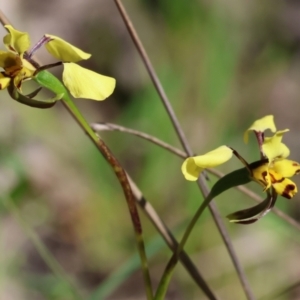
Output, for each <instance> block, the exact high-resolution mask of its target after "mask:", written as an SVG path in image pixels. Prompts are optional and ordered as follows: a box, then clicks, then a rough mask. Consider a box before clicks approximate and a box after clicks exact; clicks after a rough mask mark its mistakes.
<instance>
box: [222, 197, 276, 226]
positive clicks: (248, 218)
mask: <svg viewBox="0 0 300 300" xmlns="http://www.w3.org/2000/svg"><path fill="white" fill-rule="evenodd" d="M273 194H274V193H273ZM276 198H277V195H276V194H274V195H271V194H270V193H268V197H267V198H266V199H265V200H264V201H263V202H261V203H259V204H258V205H255V206H253V207H250V208H247V209H244V210H239V211H236V212H234V213H232V214H230V215H228V216H227V218H228V219H229V221H230V222H233V223H239V224H251V223H254V222H256V221H257V220H259V219H260V218H262V217H263V216H265V215H266V214H267V213H268V212H269V211H270V210H271V208H272V207H273V206H274V205H275V202H276Z"/></svg>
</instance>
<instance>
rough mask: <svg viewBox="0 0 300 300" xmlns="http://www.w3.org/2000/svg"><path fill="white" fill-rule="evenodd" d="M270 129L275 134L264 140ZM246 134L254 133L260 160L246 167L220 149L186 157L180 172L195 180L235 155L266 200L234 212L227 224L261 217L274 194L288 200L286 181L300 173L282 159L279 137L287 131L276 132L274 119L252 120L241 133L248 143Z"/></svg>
mask: <svg viewBox="0 0 300 300" xmlns="http://www.w3.org/2000/svg"><path fill="white" fill-rule="evenodd" d="M267 129H270V130H271V131H272V132H275V134H274V135H273V136H272V137H265V136H264V132H265V131H266V130H267ZM249 131H254V133H255V136H256V138H257V141H258V145H259V149H260V160H259V161H256V162H254V163H252V164H248V163H247V162H246V161H245V160H244V159H243V158H242V157H241V156H240V155H239V154H238V152H236V151H235V150H233V149H232V148H229V147H227V146H221V147H219V148H217V149H215V150H213V151H211V152H208V153H206V154H204V155H200V156H194V157H189V158H187V159H186V160H185V161H184V163H183V164H182V167H181V170H182V173H183V175H184V177H185V178H186V179H187V180H190V181H195V180H197V178H198V177H199V175H200V173H201V172H202V171H203V170H204V169H206V168H210V167H215V166H218V165H220V164H223V163H225V162H226V161H228V160H229V159H230V158H231V157H232V154H234V155H235V156H237V157H238V158H239V159H240V160H241V161H242V163H243V164H244V165H245V166H246V168H247V170H248V172H249V178H250V179H251V180H253V181H255V182H257V183H259V184H260V185H261V186H262V187H263V190H264V191H265V192H267V195H268V196H267V198H266V199H265V200H264V201H263V202H262V203H260V204H259V205H257V206H255V207H252V208H249V209H246V210H242V211H238V212H235V213H233V214H231V215H229V216H228V217H229V218H230V220H231V222H237V223H244V224H249V223H252V222H255V221H256V220H258V219H259V218H261V217H262V216H264V215H265V214H266V213H267V212H268V211H269V210H270V209H271V208H272V207H273V206H274V204H275V202H276V199H277V195H281V196H282V197H285V198H287V199H291V198H292V197H294V195H295V194H296V193H297V191H298V190H297V186H296V184H295V183H294V182H293V181H291V180H290V179H288V178H287V177H292V176H293V175H296V174H298V173H299V172H300V164H299V163H298V162H295V161H292V160H288V159H286V158H287V157H288V156H289V154H290V150H289V149H288V147H287V146H286V145H285V144H283V143H282V137H283V134H284V133H285V132H288V131H289V130H288V129H285V130H281V131H277V132H276V126H275V124H274V117H273V116H271V115H269V116H266V117H264V118H261V119H259V120H256V121H255V122H254V123H253V124H252V125H251V126H250V127H249V128H248V129H247V130H246V132H245V134H244V141H245V142H248V133H249Z"/></svg>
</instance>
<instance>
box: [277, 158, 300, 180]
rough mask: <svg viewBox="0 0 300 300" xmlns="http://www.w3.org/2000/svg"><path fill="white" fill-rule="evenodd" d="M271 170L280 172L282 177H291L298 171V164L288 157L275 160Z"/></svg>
mask: <svg viewBox="0 0 300 300" xmlns="http://www.w3.org/2000/svg"><path fill="white" fill-rule="evenodd" d="M272 170H274V171H275V172H276V173H279V174H281V175H282V176H283V177H292V176H294V175H296V174H299V172H300V164H299V163H298V162H296V161H292V160H289V159H282V160H278V161H275V162H274V163H273V166H272Z"/></svg>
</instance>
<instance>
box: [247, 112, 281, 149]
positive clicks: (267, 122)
mask: <svg viewBox="0 0 300 300" xmlns="http://www.w3.org/2000/svg"><path fill="white" fill-rule="evenodd" d="M267 129H270V130H271V131H272V132H275V131H276V126H275V124H274V116H272V115H269V116H265V117H263V118H261V119H258V120H256V121H255V122H254V123H253V124H252V125H251V126H250V127H249V128H248V129H247V130H246V131H245V133H244V142H245V143H246V144H247V143H248V132H249V131H256V132H264V131H265V130H267Z"/></svg>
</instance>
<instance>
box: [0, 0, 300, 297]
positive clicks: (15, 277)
mask: <svg viewBox="0 0 300 300" xmlns="http://www.w3.org/2000/svg"><path fill="white" fill-rule="evenodd" d="M123 2H124V6H125V7H126V9H127V10H128V13H129V15H130V17H131V18H132V22H133V24H134V25H135V27H136V29H137V31H138V34H139V36H140V38H141V40H142V42H143V43H144V45H145V48H146V50H147V51H148V54H149V56H150V58H151V60H152V62H153V65H154V67H155V69H156V71H157V73H158V75H159V78H160V80H161V81H162V84H163V86H164V88H165V90H166V93H167V95H168V96H169V98H170V100H171V103H172V105H173V107H174V110H175V112H176V114H177V115H178V118H179V121H180V123H181V125H182V127H183V129H184V131H185V133H186V135H187V137H188V140H189V142H190V144H191V146H192V148H193V150H194V151H195V153H204V152H206V151H209V150H211V149H214V148H216V147H217V146H219V145H221V144H226V145H230V146H232V147H233V148H235V149H237V150H238V151H239V152H240V154H241V155H242V156H243V157H245V158H246V159H247V160H248V161H253V160H256V159H257V158H258V155H259V153H258V150H257V147H256V144H255V140H254V138H253V139H250V144H249V145H244V143H243V139H242V135H243V132H244V130H245V129H246V128H247V127H248V126H249V125H250V124H251V123H252V122H253V121H254V120H255V119H257V118H260V117H263V116H264V115H267V114H273V115H274V116H275V121H276V124H277V128H278V129H285V128H290V129H291V131H290V132H289V133H287V134H286V135H285V136H284V142H285V143H287V145H288V146H289V147H290V148H291V153H292V154H291V158H292V159H294V160H298V161H300V152H299V150H298V149H299V147H300V139H299V134H298V132H299V127H300V119H299V108H300V103H299V95H300V85H299V84H298V82H299V80H300V72H299V70H300V68H299V67H300V51H299V50H300V43H299V42H300V24H299V20H300V4H299V2H297V1H292V0H289V1H288V0H286V1H270V0H266V1H258V0H256V1H246V0H240V1H237V0H228V1H218V0H211V1H207V0H198V1H184V0H173V1H164V0H139V1H137V0H124V1H123ZM1 10H2V11H3V12H4V13H5V14H6V15H7V17H8V18H9V19H10V20H11V22H12V23H13V25H14V26H15V27H16V28H17V29H18V30H21V31H26V32H29V33H30V35H31V41H32V44H34V43H35V42H37V41H38V40H39V38H40V37H42V35H43V34H44V33H49V34H54V35H57V36H59V37H62V38H64V39H65V40H67V41H69V42H70V43H72V44H74V45H76V46H78V47H79V48H81V49H83V50H84V51H86V52H89V53H91V54H92V58H91V59H89V60H88V61H86V62H83V63H82V64H81V65H83V66H85V67H87V68H89V69H93V70H94V71H96V72H99V73H101V74H105V75H109V76H113V77H115V78H116V79H117V87H116V90H115V92H114V94H113V95H112V96H111V97H110V98H109V99H108V100H106V101H104V102H100V103H96V102H92V101H88V100H76V103H77V104H78V106H79V107H80V109H82V112H83V113H84V115H85V116H86V118H87V119H88V120H89V121H90V122H97V121H105V122H113V123H118V124H121V125H123V126H127V127H131V128H134V129H138V130H141V131H144V132H147V133H149V134H152V135H154V136H157V137H158V138H160V139H163V140H164V141H166V142H168V143H171V144H172V145H175V146H178V147H180V144H179V142H178V139H177V137H176V135H175V133H174V130H173V128H172V126H171V123H170V121H169V118H168V116H167V114H166V112H165V110H164V108H163V106H162V104H161V102H160V100H159V97H158V96H157V94H156V91H155V89H154V87H153V85H152V83H151V81H150V79H149V76H148V75H147V73H146V71H145V68H144V66H143V64H142V62H141V59H140V58H139V55H138V53H137V51H136V49H135V47H134V45H133V43H132V41H131V39H130V37H129V34H128V32H127V30H126V28H125V26H124V24H123V22H122V20H121V17H120V15H119V13H118V11H117V9H116V6H115V4H114V2H113V1H111V0H98V1H96V0H76V1H72V2H71V1H67V0H55V1H38V0H26V1H22V0H10V1H4V2H3V4H2V5H1ZM0 32H1V34H2V35H4V34H5V30H4V29H1V31H0ZM2 49H4V47H3V46H2ZM38 58H39V59H40V60H41V61H42V62H43V63H45V64H46V63H51V62H54V61H53V60H52V58H51V57H50V55H48V54H47V53H46V51H44V50H41V51H40V52H39V53H38ZM53 71H54V72H55V74H57V76H60V74H61V69H59V68H57V70H53ZM32 88H33V87H32V86H31V85H30V83H28V85H27V87H26V88H25V91H26V90H27V89H28V91H29V90H32ZM0 100H1V101H0V154H1V155H0V189H1V194H2V195H9V196H10V197H11V198H12V199H11V200H12V201H13V203H15V206H16V207H17V208H18V210H20V212H21V216H22V218H23V219H24V220H25V221H26V224H27V225H28V226H30V227H31V228H32V229H33V230H34V231H35V232H36V233H37V234H38V236H39V238H40V239H41V240H42V241H43V242H44V243H45V244H46V245H47V247H48V248H49V249H50V251H51V253H52V254H53V255H54V256H55V257H56V259H57V260H58V262H59V263H60V264H61V266H62V267H63V268H64V270H65V271H66V272H67V274H68V275H69V276H70V277H71V278H72V280H73V281H74V282H75V284H76V286H77V288H78V289H79V290H80V291H81V293H82V294H83V295H84V299H89V298H88V297H89V296H91V295H93V293H95V291H97V289H99V288H101V286H102V284H103V282H105V280H107V279H108V278H112V279H111V281H110V282H112V283H113V282H116V281H117V280H118V279H120V277H119V276H120V275H118V274H115V272H117V271H118V270H119V269H120V266H123V264H125V263H128V262H129V263H130V262H131V261H130V259H131V258H132V256H134V255H135V254H136V252H137V251H136V246H135V241H134V235H133V230H132V227H131V222H130V218H129V214H128V212H127V206H126V204H125V201H124V196H123V194H122V191H121V189H120V187H119V184H118V182H117V180H116V179H115V177H114V174H113V173H112V172H111V170H110V168H109V167H108V166H107V164H106V163H105V162H104V160H103V159H102V158H101V157H100V156H99V154H98V152H97V150H96V149H95V148H94V146H93V145H92V144H91V143H90V142H89V140H88V138H87V137H86V136H85V135H84V133H83V132H82V131H81V130H80V128H79V127H78V126H77V124H76V123H75V122H74V121H73V120H72V118H71V117H70V115H69V114H68V113H67V112H66V110H65V109H64V108H63V106H62V105H61V104H60V103H58V104H57V105H56V106H55V107H54V108H53V109H50V110H44V111H43V110H38V109H33V108H30V107H27V106H24V105H21V104H19V103H17V102H15V101H14V100H12V99H10V97H9V96H8V94H7V92H6V91H2V92H1V94H0ZM102 136H103V138H104V139H105V141H106V142H107V144H108V145H109V146H110V148H111V149H112V151H113V152H114V153H115V155H116V156H117V157H118V158H119V160H120V161H121V162H122V164H123V166H124V167H125V168H126V169H127V170H128V171H129V173H130V174H131V176H132V177H133V179H134V180H135V181H136V182H137V183H138V185H139V187H140V188H141V190H142V191H143V193H144V195H145V196H146V198H147V200H148V201H150V202H151V203H152V205H153V206H154V207H155V209H156V210H157V211H158V213H159V215H160V216H161V217H162V218H163V220H164V221H165V222H166V224H167V225H168V226H169V227H170V228H174V230H175V228H178V226H177V225H179V224H182V222H185V223H186V222H187V220H189V219H190V218H191V216H192V214H193V212H194V211H195V210H196V208H197V207H198V205H199V203H200V202H201V201H202V197H201V196H200V193H199V190H198V189H197V186H196V184H194V183H191V182H186V181H185V180H184V179H183V176H182V174H181V172H180V166H181V163H182V160H180V159H179V158H177V157H175V156H172V155H171V154H170V153H168V152H166V151H165V150H163V149H160V148H158V147H157V146H155V145H152V144H149V143H148V142H146V141H143V140H140V139H138V138H136V137H132V136H129V135H126V134H124V133H117V132H106V133H103V134H102ZM240 166H241V165H240V162H239V161H237V160H236V159H233V160H232V161H230V162H229V163H227V164H226V165H225V166H222V167H220V170H222V171H224V172H226V171H230V170H234V169H235V168H239V167H240ZM213 181H214V178H212V180H211V182H213ZM295 181H296V182H298V183H299V179H295ZM249 187H251V188H253V189H254V190H255V191H257V192H259V193H260V194H261V195H263V194H262V192H261V189H260V188H259V187H258V186H257V185H255V184H250V185H249ZM299 203H300V202H299V196H296V197H295V198H294V199H293V200H286V199H283V198H280V199H279V200H278V201H277V204H276V206H277V207H279V208H281V209H283V210H284V211H285V212H287V213H288V214H290V215H292V216H293V217H294V218H296V219H298V220H299V218H300V214H299V212H298V210H299ZM252 204H253V201H252V200H250V199H248V198H247V197H246V196H244V195H243V194H241V193H240V192H237V191H234V190H232V191H227V192H226V193H225V194H224V195H223V196H220V197H219V198H218V199H217V205H218V207H219V209H220V212H221V215H222V216H223V217H224V222H225V224H226V227H227V229H228V231H229V233H230V236H231V237H232V240H233V244H234V247H235V249H236V251H237V254H238V257H239V259H240V261H241V263H242V265H243V267H244V269H245V271H246V274H247V276H248V279H249V281H250V285H251V287H252V288H253V292H254V294H255V295H256V296H257V298H260V297H263V296H265V295H268V294H270V293H272V292H274V291H276V290H278V289H282V288H285V287H287V286H289V285H291V284H293V283H294V282H295V281H297V280H298V279H299V275H300V270H299V266H298V260H299V255H300V254H299V253H300V251H299V250H300V244H299V243H300V238H299V232H297V231H296V230H295V229H293V228H292V227H291V226H289V225H287V224H286V223H285V222H284V221H282V220H280V219H279V218H278V217H276V216H275V215H272V214H271V213H270V214H269V215H267V216H266V217H265V218H263V219H262V220H260V221H259V222H257V223H255V224H253V225H250V226H242V225H234V224H229V223H228V222H227V220H226V219H225V216H226V215H227V214H229V213H231V212H233V211H236V210H238V209H242V208H247V207H249V206H251V205H252ZM0 214H1V218H0V223H1V224H0V241H1V245H0V249H1V250H0V253H1V254H0V299H5V300H10V299H13V300H19V299H20V300H21V299H32V300H39V299H72V296H70V295H69V292H68V289H67V287H66V286H65V284H64V283H63V282H62V281H61V280H59V279H57V278H56V277H55V276H54V275H53V274H52V272H51V271H50V270H49V267H48V266H47V264H46V263H45V262H44V261H43V260H42V259H41V257H40V255H39V254H38V252H37V251H36V249H35V247H34V246H33V244H32V242H31V241H30V239H29V238H28V236H27V235H26V232H25V230H24V226H23V225H22V224H20V221H18V220H17V219H16V218H15V217H14V214H13V212H12V209H11V206H9V205H3V203H0ZM141 218H142V221H143V228H144V237H145V241H146V246H147V249H148V250H149V251H150V250H151V251H152V250H153V249H154V250H153V254H152V255H151V256H150V262H149V264H150V270H151V275H152V279H153V282H154V285H156V284H157V283H158V281H159V278H160V276H161V273H162V271H163V269H164V267H165V264H166V262H167V259H168V258H169V257H170V251H169V250H168V249H167V248H166V246H164V245H163V243H162V242H161V239H160V238H158V237H157V234H156V231H155V230H154V229H153V227H152V225H151V224H150V222H149V221H148V220H147V218H146V217H145V216H144V215H143V214H142V213H141ZM175 233H176V236H177V237H178V238H180V237H181V236H182V227H181V230H180V229H179V230H178V229H177V230H176V231H175ZM186 250H187V252H188V253H189V254H190V255H191V258H192V259H193V261H194V262H195V264H196V265H197V266H198V267H199V269H200V271H201V273H202V274H203V275H204V277H205V279H206V280H207V281H208V283H209V285H210V286H211V287H212V288H213V289H214V291H215V292H216V294H217V295H218V296H219V297H220V299H230V300H232V299H245V296H244V294H243V291H242V289H241V287H240V283H239V281H238V278H237V275H236V273H235V271H234V268H233V266H232V263H231V262H230V260H229V258H228V254H227V252H226V250H225V247H224V245H223V243H222V240H221V238H220V236H219V233H218V232H217V230H216V227H215V225H214V222H213V221H212V218H211V216H210V214H209V213H208V212H206V213H205V215H204V216H203V217H202V219H201V221H200V222H199V224H198V226H197V227H196V228H195V230H194V232H193V234H192V236H191V238H190V240H189V242H188V244H187V246H186ZM114 274H115V275H114ZM125 277H126V279H125V280H124V281H123V283H122V284H121V285H120V286H118V287H116V288H114V289H113V290H112V292H111V293H107V295H106V296H105V298H102V297H104V296H100V298H99V297H98V296H96V294H94V295H95V298H94V299H145V294H144V287H143V281H142V275H141V271H140V269H139V268H137V269H136V270H135V271H133V272H132V273H130V274H128V275H126V276H125ZM101 291H102V290H101ZM98 292H99V290H98ZM99 293H100V292H99ZM101 295H104V294H101ZM299 298H300V290H299V289H298V290H297V289H296V290H293V291H292V292H291V293H289V294H287V295H285V296H282V297H281V298H278V299H299ZM168 299H175V300H176V299H206V298H205V296H204V295H203V293H202V292H201V291H200V290H199V289H198V288H197V286H196V285H195V284H194V282H193V281H192V280H191V279H190V277H189V276H188V274H187V272H186V271H185V270H184V269H183V267H182V266H178V267H177V269H176V272H175V275H174V278H173V280H172V282H171V286H170V289H169V293H168Z"/></svg>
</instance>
